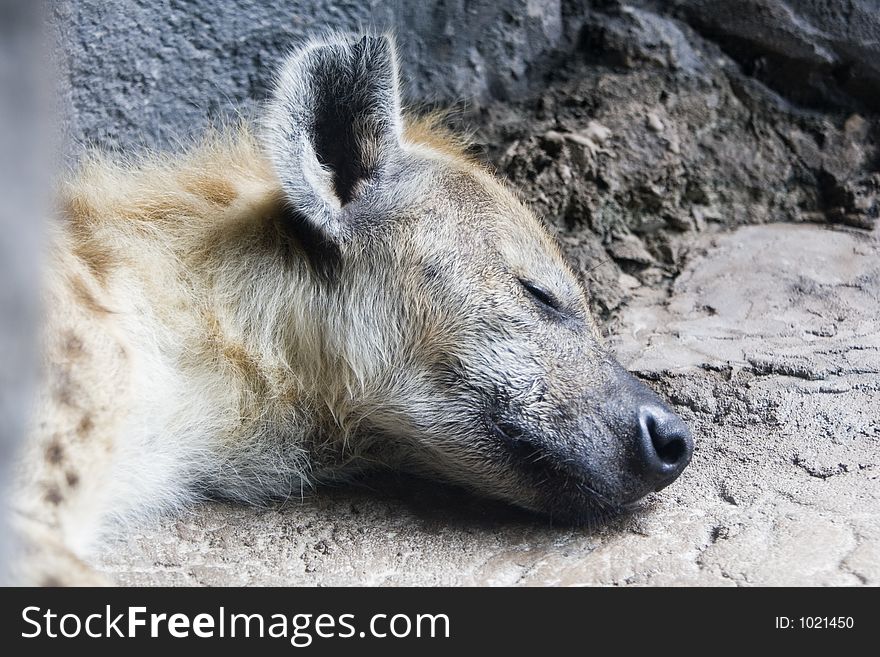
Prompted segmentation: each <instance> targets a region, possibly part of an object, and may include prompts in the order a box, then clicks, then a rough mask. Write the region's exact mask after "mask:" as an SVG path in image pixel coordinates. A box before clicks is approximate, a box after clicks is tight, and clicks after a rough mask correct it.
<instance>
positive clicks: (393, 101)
mask: <svg viewBox="0 0 880 657" xmlns="http://www.w3.org/2000/svg"><path fill="white" fill-rule="evenodd" d="M401 124H402V119H401V113H400V97H399V89H398V74H397V61H396V58H395V53H394V44H393V43H392V42H391V40H390V39H389V38H388V37H386V36H364V37H362V38H360V39H358V40H355V39H352V40H346V39H344V38H336V39H328V40H325V41H321V42H317V43H313V44H311V45H308V46H306V47H305V48H303V49H302V50H300V51H298V52H295V53H293V54H292V55H291V56H290V57H289V58H288V59H287V61H286V62H285V63H284V65H283V66H282V68H281V71H280V73H279V75H278V79H277V84H276V87H275V90H274V92H273V95H272V98H271V100H270V101H269V105H268V111H267V113H266V116H265V120H264V136H265V145H266V147H267V150H268V155H269V158H270V160H271V161H272V163H273V165H274V167H275V171H276V173H277V175H278V177H279V179H280V181H281V186H282V189H283V191H284V194H285V195H286V197H287V201H288V203H289V205H290V208H291V209H292V210H293V212H295V213H296V217H297V222H300V223H302V222H305V224H307V225H305V226H302V228H305V229H306V230H308V231H310V232H311V233H312V238H315V237H317V238H320V240H321V241H322V242H325V243H330V244H338V243H339V242H340V241H341V240H344V239H345V237H346V233H347V231H349V230H351V228H352V227H350V226H347V225H346V221H345V212H344V209H345V206H346V205H348V204H349V203H351V202H352V201H353V200H355V199H357V198H358V197H360V196H361V195H363V194H365V193H366V192H367V190H368V189H369V188H370V186H371V185H373V184H375V183H376V182H378V181H379V180H380V179H381V177H382V173H383V171H384V169H385V168H386V165H387V164H388V163H389V162H390V161H392V160H393V159H394V156H395V154H396V153H397V152H398V151H399V149H400V138H401V130H402V127H401Z"/></svg>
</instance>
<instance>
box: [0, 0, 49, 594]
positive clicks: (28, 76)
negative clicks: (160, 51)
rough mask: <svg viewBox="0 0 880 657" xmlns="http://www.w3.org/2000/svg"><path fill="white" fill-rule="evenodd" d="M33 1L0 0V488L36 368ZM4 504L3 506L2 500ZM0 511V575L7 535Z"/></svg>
mask: <svg viewBox="0 0 880 657" xmlns="http://www.w3.org/2000/svg"><path fill="white" fill-rule="evenodd" d="M41 19H42V16H41V14H40V8H39V6H38V4H37V3H24V2H6V3H2V4H0V198H2V201H0V496H2V495H3V493H5V489H6V486H7V480H8V478H9V474H10V473H9V465H10V463H11V461H12V454H13V452H14V450H15V448H16V446H17V445H18V444H19V442H20V441H21V439H22V434H23V432H24V430H25V422H26V419H27V411H28V409H29V408H30V394H31V384H32V378H33V373H34V370H35V368H34V361H35V359H36V358H35V357H36V354H35V350H34V344H33V337H34V332H35V331H34V327H35V325H36V312H37V276H38V268H37V260H38V249H39V246H38V245H39V231H40V227H41V225H42V221H41V218H42V214H43V213H44V211H45V204H46V189H47V186H48V175H47V174H46V159H45V158H44V157H43V156H44V155H45V154H46V151H45V150H43V149H42V148H40V147H39V145H40V144H41V143H43V138H44V136H45V127H46V126H45V122H44V121H45V117H44V115H43V109H44V105H43V102H44V100H45V99H44V97H43V96H42V83H43V82H44V77H43V75H42V74H41V70H40V67H41V62H40V47H39V43H40V35H41ZM0 509H2V507H0ZM4 523H5V514H3V513H2V512H0V582H3V581H4V580H5V578H4V571H5V568H6V563H7V559H6V550H7V548H8V546H7V538H8V536H9V532H8V531H6V528H5V525H4Z"/></svg>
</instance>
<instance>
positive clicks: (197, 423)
mask: <svg viewBox="0 0 880 657" xmlns="http://www.w3.org/2000/svg"><path fill="white" fill-rule="evenodd" d="M254 132H255V133H256V134H254ZM62 201H63V215H64V216H63V220H62V221H61V222H60V223H59V225H57V226H56V227H55V234H53V235H52V245H51V252H50V254H49V256H48V260H49V263H48V273H47V275H46V299H45V310H46V315H47V316H46V321H45V336H44V343H45V361H44V379H43V381H44V383H43V385H42V388H41V395H40V400H39V407H38V410H37V412H36V414H35V419H34V423H33V425H34V426H33V433H32V436H31V438H30V441H29V445H28V447H27V449H26V451H25V453H24V454H23V455H22V458H21V463H20V468H19V482H20V483H19V485H18V487H17V496H16V497H17V499H16V508H17V511H16V513H17V517H18V520H19V524H20V526H21V527H22V535H23V536H24V539H23V541H22V543H23V546H22V555H23V556H22V560H21V565H20V568H19V573H20V576H21V577H22V578H23V579H25V580H26V581H30V582H37V583H41V582H42V583H49V582H65V583H68V582H71V583H72V582H77V581H89V580H90V578H91V577H92V575H91V574H90V571H89V570H88V568H87V567H86V566H84V565H83V563H84V562H82V561H80V559H81V558H83V557H84V556H85V555H87V554H88V550H89V547H90V546H91V545H93V544H94V543H95V541H96V539H97V538H98V537H100V536H101V535H102V534H103V533H104V532H106V531H107V530H108V529H109V528H111V527H113V526H114V524H117V523H118V522H119V521H120V520H123V521H124V520H125V519H127V518H132V517H139V516H143V515H144V514H146V513H151V512H156V511H164V510H172V509H175V508H179V507H181V505H187V504H190V503H192V502H194V501H197V500H199V499H204V498H207V497H211V496H221V497H223V498H226V499H234V500H241V501H244V502H249V503H259V502H261V501H266V500H269V499H276V498H286V497H288V496H290V495H291V494H294V495H296V496H299V495H300V494H301V492H302V491H303V489H304V488H306V487H311V486H313V485H314V484H315V483H319V482H326V481H332V480H339V479H341V478H345V477H350V476H351V475H353V474H354V473H357V472H359V471H362V470H364V469H365V468H367V467H369V466H371V465H374V464H377V463H382V464H385V465H390V466H392V467H398V468H406V469H408V470H410V471H414V472H416V473H419V474H423V475H428V476H435V477H438V478H442V479H443V480H446V481H450V482H454V483H457V484H461V485H464V486H466V487H469V488H471V489H473V490H475V491H477V492H479V493H482V494H485V495H488V496H492V497H495V498H500V499H502V500H507V501H509V502H511V503H513V504H516V505H519V506H521V507H525V508H527V509H531V510H534V511H538V512H541V513H544V514H547V515H549V516H550V517H552V518H553V519H554V520H560V521H566V522H585V521H587V520H589V519H591V518H596V517H597V516H599V515H606V514H609V513H614V512H615V511H617V510H620V509H622V508H625V507H628V506H631V505H632V504H633V503H634V502H636V501H637V500H639V499H640V498H642V497H643V496H645V495H646V494H647V493H649V492H651V491H655V490H659V489H660V488H662V487H664V486H666V485H667V484H669V483H670V482H671V481H672V480H674V479H675V478H676V477H677V476H678V475H679V474H680V473H681V471H682V470H683V469H684V467H685V466H686V465H687V463H688V461H689V459H690V457H691V451H692V442H691V438H690V435H689V434H688V431H687V429H686V428H685V426H684V425H683V424H682V422H681V420H680V419H679V418H677V417H676V416H675V415H674V414H673V413H672V412H671V411H670V410H669V409H668V408H667V407H666V406H665V405H664V404H663V403H662V402H661V401H660V399H659V398H658V397H656V396H655V395H654V394H652V393H651V392H650V391H649V390H648V389H647V388H646V387H645V386H643V385H642V384H640V383H639V382H637V381H636V379H634V378H633V377H632V376H630V375H629V374H627V373H626V372H625V371H624V370H623V369H622V368H621V367H620V365H618V364H617V363H616V362H615V361H614V360H613V358H612V357H611V356H610V355H609V354H608V353H607V351H605V349H604V348H603V347H602V345H601V340H600V338H599V334H598V331H597V330H596V328H595V326H594V324H593V322H592V320H591V318H590V316H589V314H588V309H587V308H588V306H587V300H586V297H585V292H584V290H583V288H582V287H581V285H580V284H579V283H578V280H577V279H576V277H575V276H574V275H573V274H572V272H571V270H570V269H569V268H568V267H567V266H566V264H565V262H564V261H563V258H562V256H561V255H560V252H559V250H558V248H557V246H556V245H555V244H554V242H553V241H552V240H551V238H550V237H549V236H548V234H547V233H546V232H545V230H544V229H543V228H542V226H541V224H540V223H539V222H538V220H536V219H535V217H534V216H533V215H532V214H531V213H530V212H529V211H528V210H527V209H526V208H525V207H524V206H523V204H522V203H520V202H519V201H518V200H517V197H516V196H515V195H514V194H513V193H512V192H511V191H510V190H508V189H507V188H506V187H505V186H504V185H503V184H501V183H500V182H499V181H497V180H496V179H494V178H493V177H492V175H491V174H490V173H489V172H488V171H487V170H486V169H485V168H484V167H482V166H480V165H479V164H478V163H476V162H474V161H473V160H472V159H471V158H470V157H468V156H467V155H466V150H465V149H464V148H463V145H462V143H461V142H460V141H458V140H456V139H455V138H454V137H453V136H451V135H449V134H448V133H446V132H445V131H444V130H443V129H442V128H440V127H438V125H437V122H436V121H431V120H426V119H419V118H415V117H412V116H408V115H407V114H405V113H403V112H402V110H401V107H400V99H399V89H398V74H397V65H396V61H395V57H394V53H393V47H392V45H391V43H390V41H389V40H388V39H387V38H385V37H373V36H367V37H363V38H359V39H347V38H331V39H326V40H323V41H320V42H314V43H312V44H310V45H308V46H307V47H305V48H303V49H301V50H299V51H298V52H295V53H294V54H292V55H291V56H290V57H289V58H288V59H287V61H286V62H285V63H284V65H283V66H282V67H281V69H280V72H279V74H278V77H277V83H276V86H275V89H274V93H273V95H272V97H271V99H270V101H269V103H268V105H267V106H266V107H265V111H264V116H263V119H262V125H261V126H260V128H259V129H258V130H256V131H253V132H252V131H251V130H249V129H247V128H239V129H236V130H234V131H229V132H227V133H223V134H213V135H212V136H210V137H209V138H207V139H206V140H205V143H203V144H202V145H201V146H199V147H198V148H195V149H192V150H191V151H190V152H188V153H186V154H184V155H174V156H158V155H157V156H149V157H141V158H138V159H137V160H134V161H126V162H121V163H120V162H118V161H117V162H111V161H109V160H108V159H107V158H105V157H102V156H100V155H93V156H91V158H90V159H89V160H88V161H86V162H85V163H84V164H83V166H82V167H81V170H80V171H79V173H78V174H77V175H76V176H75V177H74V178H73V179H72V180H71V181H70V182H69V183H68V184H67V185H66V187H65V189H64V190H63V196H62Z"/></svg>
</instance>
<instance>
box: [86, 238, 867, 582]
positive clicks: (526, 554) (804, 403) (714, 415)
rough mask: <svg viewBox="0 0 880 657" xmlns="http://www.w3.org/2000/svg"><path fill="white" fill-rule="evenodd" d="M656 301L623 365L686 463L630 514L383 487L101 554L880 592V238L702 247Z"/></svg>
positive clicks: (345, 575) (240, 576)
mask: <svg viewBox="0 0 880 657" xmlns="http://www.w3.org/2000/svg"><path fill="white" fill-rule="evenodd" d="M691 253H692V255H691V257H690V258H689V259H688V262H687V264H686V265H685V266H684V268H683V270H682V274H681V275H680V276H679V277H678V278H677V279H676V281H675V283H674V284H673V285H672V286H671V289H670V290H669V294H668V296H667V293H666V292H665V291H661V292H658V290H656V289H643V288H638V289H636V290H635V292H634V293H633V297H632V299H631V300H630V302H629V303H628V304H627V306H626V309H625V310H624V311H623V313H622V316H621V321H620V330H619V332H618V333H617V334H616V335H615V336H614V337H613V339H612V344H613V345H614V347H615V349H616V351H617V353H618V355H619V357H620V358H621V360H622V361H623V362H624V364H626V365H627V366H628V367H629V368H630V369H632V370H633V371H635V372H636V373H637V374H639V375H640V376H642V377H644V378H645V379H647V380H648V381H649V382H651V384H652V385H653V386H654V387H655V388H656V389H657V390H659V391H660V392H661V393H662V394H664V395H665V396H666V397H667V398H668V399H669V400H670V401H672V403H673V404H674V405H675V406H676V408H677V410H678V411H679V412H680V413H681V415H682V417H684V419H685V420H686V421H687V422H688V424H689V425H690V426H691V427H692V429H693V431H694V434H695V436H696V437H697V442H696V445H697V447H696V453H695V456H694V460H693V462H692V464H691V466H690V467H689V468H688V469H687V470H686V471H685V473H684V475H682V477H681V479H679V481H677V482H676V483H674V484H673V485H672V486H670V487H669V488H667V489H666V490H664V491H663V492H661V493H657V494H655V495H654V496H652V498H650V499H649V501H648V502H647V504H646V507H645V508H643V509H642V510H640V511H638V512H636V513H634V514H633V515H631V516H629V517H626V518H621V519H618V520H616V521H614V522H613V523H612V524H610V525H607V526H602V527H592V528H583V529H571V528H555V527H551V526H548V525H547V523H546V521H544V520H542V519H540V518H535V517H532V516H529V515H527V514H524V513H518V512H516V511H514V510H511V509H508V508H506V507H503V506H500V505H497V504H493V503H487V502H482V501H480V500H476V499H473V498H472V497H471V496H468V495H467V494H465V493H462V492H459V491H455V490H445V489H442V488H440V489H438V487H437V486H436V485H433V484H432V485H426V484H424V483H421V482H417V481H411V480H406V479H398V478H393V477H392V478H389V477H382V478H378V479H377V481H375V482H372V485H371V486H370V487H369V489H354V490H324V491H321V492H320V493H319V494H318V495H316V496H314V497H310V498H306V499H304V500H295V501H290V502H288V503H287V504H286V505H284V506H281V507H276V508H270V509H262V510H253V509H247V508H242V507H228V506H223V505H213V506H209V507H206V508H199V509H196V510H194V511H193V512H192V513H189V514H186V515H185V516H183V517H181V518H177V519H166V520H164V521H161V522H159V523H158V524H157V525H153V526H150V527H146V528H142V529H140V530H136V531H134V532H132V533H131V534H130V535H129V537H128V538H127V539H123V540H119V541H117V542H115V543H111V544H110V545H108V547H107V550H106V551H105V553H104V556H103V559H102V562H101V564H102V565H101V568H102V570H103V571H104V572H105V573H107V574H108V575H110V576H112V577H113V578H115V579H116V581H118V582H120V583H122V584H169V585H170V584H187V585H194V584H211V585H226V584H241V585H244V584H276V585H277V584H302V585H348V584H368V585H382V584H396V585H411V584H412V585H415V584H419V585H504V584H533V585H572V584H615V585H618V584H664V585H690V584H693V585H715V584H718V585H722V584H723V585H726V584H742V585H749V584H762V585H825V584H829V585H849V584H873V585H877V584H880V313H878V312H877V299H880V236H878V235H874V236H870V235H867V234H865V233H864V232H859V231H854V230H851V229H832V228H827V227H817V226H811V225H785V224H777V225H769V226H748V227H743V228H740V229H739V230H737V231H735V232H733V233H726V234H723V235H717V236H706V237H704V238H702V239H699V240H697V242H696V243H695V244H694V246H693V248H692V251H691Z"/></svg>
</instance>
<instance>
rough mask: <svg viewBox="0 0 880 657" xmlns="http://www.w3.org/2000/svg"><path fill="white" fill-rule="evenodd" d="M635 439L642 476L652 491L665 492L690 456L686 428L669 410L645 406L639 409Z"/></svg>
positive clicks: (691, 448) (690, 445) (690, 443)
mask: <svg viewBox="0 0 880 657" xmlns="http://www.w3.org/2000/svg"><path fill="white" fill-rule="evenodd" d="M636 435H637V444H638V454H639V457H640V459H641V468H642V476H643V477H644V478H645V480H646V481H648V482H651V483H652V484H653V486H654V490H655V491H658V490H661V489H663V488H666V486H668V485H669V484H671V483H672V482H673V481H675V479H676V478H677V477H678V475H680V474H681V473H682V471H683V470H684V469H685V467H687V464H688V463H690V460H691V456H692V455H693V451H694V442H693V439H692V438H691V434H690V432H689V431H688V428H687V427H686V426H685V424H684V422H683V421H682V420H681V418H680V417H678V416H677V415H676V414H675V413H673V412H672V411H671V410H669V409H668V408H666V407H664V406H662V405H657V404H656V403H648V404H645V405H643V406H641V407H640V408H639V411H638V429H637V434H636Z"/></svg>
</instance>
